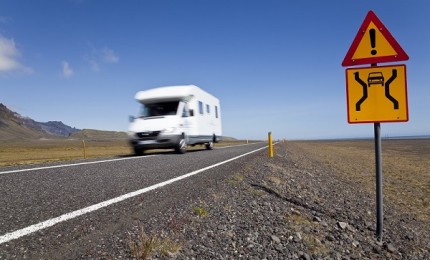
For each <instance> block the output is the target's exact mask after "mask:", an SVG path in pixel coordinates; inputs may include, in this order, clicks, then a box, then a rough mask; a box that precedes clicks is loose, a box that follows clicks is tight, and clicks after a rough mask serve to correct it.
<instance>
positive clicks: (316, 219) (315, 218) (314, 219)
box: [312, 216, 321, 223]
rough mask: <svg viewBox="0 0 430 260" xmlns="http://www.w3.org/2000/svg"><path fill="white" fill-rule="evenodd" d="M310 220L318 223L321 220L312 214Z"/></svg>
mask: <svg viewBox="0 0 430 260" xmlns="http://www.w3.org/2000/svg"><path fill="white" fill-rule="evenodd" d="M312 221H314V222H318V223H319V222H321V218H320V217H317V216H314V218H313V219H312Z"/></svg>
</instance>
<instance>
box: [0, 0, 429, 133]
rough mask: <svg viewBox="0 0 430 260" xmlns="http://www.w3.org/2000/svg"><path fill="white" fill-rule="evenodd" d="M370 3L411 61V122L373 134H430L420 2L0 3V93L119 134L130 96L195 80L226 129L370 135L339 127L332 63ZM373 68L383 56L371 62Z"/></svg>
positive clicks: (424, 16)
mask: <svg viewBox="0 0 430 260" xmlns="http://www.w3.org/2000/svg"><path fill="white" fill-rule="evenodd" d="M369 10H373V11H374V12H375V13H376V15H377V16H378V17H379V19H380V20H381V21H382V22H383V23H384V25H385V26H386V27H387V28H388V29H389V31H390V32H391V34H392V35H393V36H394V37H395V38H396V40H397V41H398V42H399V44H400V45H401V46H402V48H403V49H404V50H405V51H406V53H407V54H408V55H409V57H410V59H409V61H406V62H399V64H403V63H404V64H406V66H407V79H408V97H409V98H408V102H409V122H407V123H383V124H382V136H383V137H385V136H395V135H424V134H430V117H429V114H430V108H429V105H428V104H429V99H430V84H429V83H428V82H429V78H427V77H428V75H429V72H430V47H429V46H430V18H429V14H428V12H429V11H430V2H429V1H426V0H421V1H420V0H418V1H403V0H402V1H400V0H381V1H363V0H362V1H344V0H339V1H334V0H333V1H318V0H315V1H306V0H305V1H287V0H285V1H280V0H279V1H273V0H264V1H263V0H261V1H254V0H235V1H226V0H225V1H224V0H217V1H205V0H200V1H193V0H183V1H179V0H177V1H173V0H170V1H167V0H153V1H145V0H141V1H137V0H129V1H92V0H50V1H48V0H40V1H30V0H27V1H25V0H23V1H12V0H10V1H9V0H4V1H1V2H0V102H1V103H4V104H6V105H7V106H8V107H9V108H11V109H12V110H14V111H17V112H19V113H20V114H22V115H25V116H29V117H31V118H33V119H35V120H38V121H53V120H61V121H63V122H64V123H66V124H68V125H71V126H74V127H77V128H92V129H101V130H115V131H127V128H128V116H129V115H134V114H137V112H138V110H139V104H138V103H137V102H136V101H135V100H134V94H135V93H136V92H137V91H139V90H144V89H148V88H153V87H159V86H168V85H182V84H186V85H188V84H195V85H197V86H199V87H201V88H203V89H205V90H207V91H208V92H210V93H212V94H213V95H215V96H217V97H218V98H219V99H220V100H221V109H222V117H223V134H224V135H226V136H232V137H236V138H249V139H263V138H266V137H267V132H268V131H272V133H273V135H274V138H286V139H319V138H345V137H372V136H373V124H352V125H351V124H348V122H347V108H346V93H345V92H346V91H345V86H346V79H345V68H344V67H342V66H341V63H342V60H343V58H344V57H345V55H346V52H347V51H348V49H349V47H350V45H351V43H352V41H353V39H354V37H355V35H356V33H357V31H358V28H359V27H360V25H361V23H362V22H363V20H364V18H365V16H366V14H367V12H368V11H369ZM381 65H390V64H389V63H387V64H381Z"/></svg>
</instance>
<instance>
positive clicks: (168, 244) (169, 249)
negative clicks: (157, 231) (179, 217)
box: [129, 228, 181, 260]
mask: <svg viewBox="0 0 430 260" xmlns="http://www.w3.org/2000/svg"><path fill="white" fill-rule="evenodd" d="M129 248H130V252H131V254H132V255H133V256H134V257H135V258H136V259H141V260H144V259H150V258H151V257H152V256H153V255H154V254H157V253H158V254H160V255H162V256H170V255H172V254H175V253H177V252H178V251H179V250H180V249H181V246H180V245H178V244H177V243H176V242H175V241H173V240H172V239H170V238H161V237H158V236H154V235H152V236H150V235H147V234H146V233H145V231H144V230H143V228H141V231H140V232H139V234H138V236H137V240H130V242H129Z"/></svg>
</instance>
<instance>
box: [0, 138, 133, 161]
mask: <svg viewBox="0 0 430 260" xmlns="http://www.w3.org/2000/svg"><path fill="white" fill-rule="evenodd" d="M85 146H86V158H97V157H110V156H123V155H127V154H130V153H131V149H130V147H129V146H128V144H127V142H126V141H103V142H102V141H100V142H97V141H86V142H85ZM83 158H84V152H83V144H82V140H64V139H63V140H35V141H29V142H23V141H16V142H8V143H4V144H2V146H1V147H0V166H13V165H22V164H34V163H44V162H55V161H67V160H77V159H83Z"/></svg>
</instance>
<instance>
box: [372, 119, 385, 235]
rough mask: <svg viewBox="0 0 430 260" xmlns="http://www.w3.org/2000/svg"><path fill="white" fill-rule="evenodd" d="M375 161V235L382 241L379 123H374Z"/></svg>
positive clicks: (382, 214)
mask: <svg viewBox="0 0 430 260" xmlns="http://www.w3.org/2000/svg"><path fill="white" fill-rule="evenodd" d="M374 131H375V162H376V237H377V239H378V240H379V241H382V230H383V227H384V209H383V203H382V156H381V123H374Z"/></svg>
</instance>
